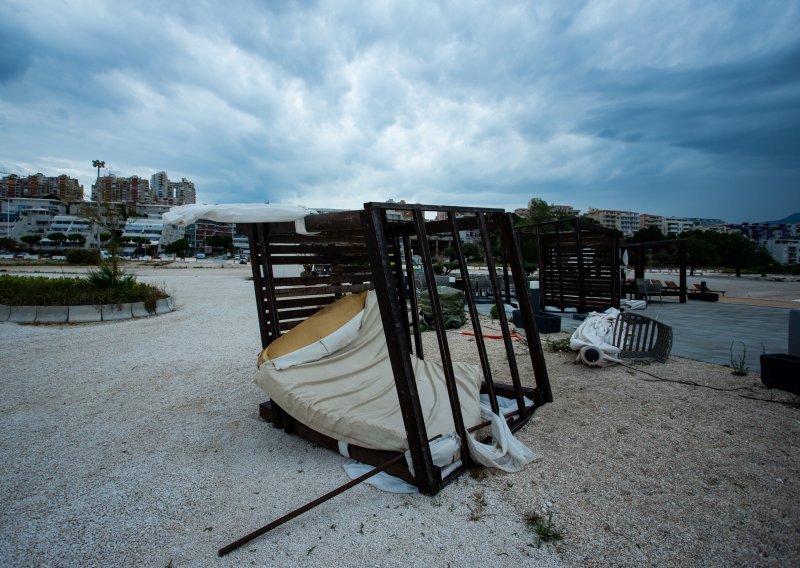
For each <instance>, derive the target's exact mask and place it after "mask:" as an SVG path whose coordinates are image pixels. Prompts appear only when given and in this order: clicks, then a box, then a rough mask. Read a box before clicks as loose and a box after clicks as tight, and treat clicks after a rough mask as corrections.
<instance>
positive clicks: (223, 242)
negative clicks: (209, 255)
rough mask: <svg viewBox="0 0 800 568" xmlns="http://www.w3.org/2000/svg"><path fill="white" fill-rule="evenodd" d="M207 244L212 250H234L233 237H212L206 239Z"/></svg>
mask: <svg viewBox="0 0 800 568" xmlns="http://www.w3.org/2000/svg"><path fill="white" fill-rule="evenodd" d="M205 243H206V245H207V246H210V247H211V248H212V249H223V250H228V251H229V250H231V249H232V248H233V237H230V236H228V235H211V236H208V237H206V239H205Z"/></svg>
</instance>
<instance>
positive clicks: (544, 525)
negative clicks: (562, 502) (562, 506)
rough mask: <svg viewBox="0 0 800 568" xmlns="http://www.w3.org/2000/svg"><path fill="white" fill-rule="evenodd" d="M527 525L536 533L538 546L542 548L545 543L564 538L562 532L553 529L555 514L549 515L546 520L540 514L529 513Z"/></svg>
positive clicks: (526, 516) (526, 518)
mask: <svg viewBox="0 0 800 568" xmlns="http://www.w3.org/2000/svg"><path fill="white" fill-rule="evenodd" d="M525 523H526V524H527V525H528V528H529V529H530V530H532V531H533V532H535V533H536V538H537V540H538V542H537V545H538V546H541V545H542V543H543V542H555V541H558V540H561V539H562V538H563V537H562V536H561V531H559V530H556V529H555V528H554V527H553V513H548V515H547V518H546V519H545V518H544V517H543V516H542V515H540V514H539V513H536V512H532V513H528V514H527V515H525Z"/></svg>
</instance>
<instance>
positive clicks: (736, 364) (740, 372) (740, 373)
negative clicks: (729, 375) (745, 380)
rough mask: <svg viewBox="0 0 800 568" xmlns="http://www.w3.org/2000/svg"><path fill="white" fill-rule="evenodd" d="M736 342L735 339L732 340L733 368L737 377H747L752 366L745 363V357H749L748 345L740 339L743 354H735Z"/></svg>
mask: <svg viewBox="0 0 800 568" xmlns="http://www.w3.org/2000/svg"><path fill="white" fill-rule="evenodd" d="M735 343H736V342H735V341H731V367H732V368H733V374H734V375H736V376H737V377H746V376H747V375H748V374H749V373H750V368H749V367H748V366H747V365H746V364H745V359H747V345H745V344H744V342H743V341H740V342H739V343H741V344H742V353H741V355H736V356H734V354H733V346H734V344H735Z"/></svg>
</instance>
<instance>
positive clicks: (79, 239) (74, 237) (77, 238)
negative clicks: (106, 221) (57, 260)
mask: <svg viewBox="0 0 800 568" xmlns="http://www.w3.org/2000/svg"><path fill="white" fill-rule="evenodd" d="M67 239H69V242H71V243H75V244H79V245H83V244H84V243H85V242H86V237H85V236H84V235H82V234H80V233H70V234H69V235H67Z"/></svg>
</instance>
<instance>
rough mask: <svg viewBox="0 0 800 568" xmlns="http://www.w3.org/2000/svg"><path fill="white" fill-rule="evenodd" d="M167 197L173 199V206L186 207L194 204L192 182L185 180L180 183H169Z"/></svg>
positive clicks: (182, 179)
mask: <svg viewBox="0 0 800 568" xmlns="http://www.w3.org/2000/svg"><path fill="white" fill-rule="evenodd" d="M169 195H170V196H171V197H172V199H174V203H175V205H187V204H190V203H194V202H195V189H194V182H191V181H189V180H188V179H186V178H181V181H171V182H169Z"/></svg>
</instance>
